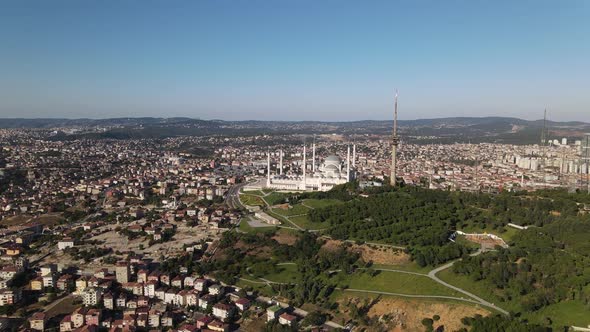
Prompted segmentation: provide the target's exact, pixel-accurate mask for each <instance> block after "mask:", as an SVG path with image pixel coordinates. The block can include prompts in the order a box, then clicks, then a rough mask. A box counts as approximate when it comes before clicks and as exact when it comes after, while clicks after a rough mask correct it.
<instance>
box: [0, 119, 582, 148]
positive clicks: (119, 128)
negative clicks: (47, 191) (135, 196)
mask: <svg viewBox="0 0 590 332" xmlns="http://www.w3.org/2000/svg"><path fill="white" fill-rule="evenodd" d="M398 124H399V129H400V135H401V137H402V140H403V141H405V142H410V143H417V144H430V143H434V144H436V143H440V144H446V143H455V142H471V143H478V142H479V143H483V142H493V143H509V144H535V143H539V142H540V137H541V131H542V128H543V120H533V121H530V120H523V119H519V118H512V117H452V118H438V119H417V120H400V121H399V123H398ZM392 125H393V121H391V120H361V121H349V122H323V121H259V120H247V121H224V120H200V119H192V118H184V117H174V118H154V117H142V118H111V119H0V128H35V129H39V130H44V131H47V133H46V135H47V136H48V138H49V139H51V140H76V139H148V138H149V139H161V138H169V137H181V136H208V135H225V136H248V135H260V134H289V135H316V134H343V135H387V134H390V133H391V130H392ZM547 128H548V132H549V135H550V137H549V138H551V139H558V138H562V137H567V138H572V139H578V138H580V137H582V136H583V135H584V134H585V133H588V132H590V123H585V122H581V121H569V122H558V121H547ZM49 131H55V132H49Z"/></svg>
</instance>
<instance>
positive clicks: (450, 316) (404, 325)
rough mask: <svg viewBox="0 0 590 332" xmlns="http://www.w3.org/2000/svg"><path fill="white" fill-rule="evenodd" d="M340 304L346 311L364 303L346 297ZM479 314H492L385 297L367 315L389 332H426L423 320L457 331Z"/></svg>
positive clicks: (466, 307)
mask: <svg viewBox="0 0 590 332" xmlns="http://www.w3.org/2000/svg"><path fill="white" fill-rule="evenodd" d="M339 302H340V304H341V306H340V307H341V308H345V307H347V306H348V305H349V303H354V304H355V305H357V306H360V305H361V304H362V303H363V300H361V299H359V298H355V297H344V298H342V300H341V301H339ZM347 310H348V309H347ZM476 314H480V315H482V316H486V315H488V314H489V311H487V310H485V309H482V308H478V307H474V306H471V305H467V304H460V303H451V302H435V301H430V300H414V299H398V298H393V297H386V298H381V299H379V300H378V301H376V302H375V303H373V305H372V306H371V308H370V309H369V312H368V314H367V315H368V316H369V317H370V318H373V317H376V318H378V319H379V321H380V322H381V323H382V325H384V326H386V327H387V331H424V326H423V325H422V319H424V318H432V317H433V316H434V315H438V316H440V320H439V321H437V322H435V324H434V327H435V328H437V327H439V326H441V325H443V326H444V330H445V331H456V330H459V329H460V328H462V327H464V326H463V324H462V323H461V318H463V317H466V316H473V315H476Z"/></svg>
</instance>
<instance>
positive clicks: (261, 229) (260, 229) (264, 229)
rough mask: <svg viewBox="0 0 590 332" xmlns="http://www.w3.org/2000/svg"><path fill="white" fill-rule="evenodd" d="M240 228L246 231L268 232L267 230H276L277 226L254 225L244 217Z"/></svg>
mask: <svg viewBox="0 0 590 332" xmlns="http://www.w3.org/2000/svg"><path fill="white" fill-rule="evenodd" d="M239 230H240V231H242V232H246V233H267V232H274V231H276V230H277V227H276V226H269V227H252V226H250V225H248V222H247V221H246V219H243V220H242V221H241V222H240V227H239Z"/></svg>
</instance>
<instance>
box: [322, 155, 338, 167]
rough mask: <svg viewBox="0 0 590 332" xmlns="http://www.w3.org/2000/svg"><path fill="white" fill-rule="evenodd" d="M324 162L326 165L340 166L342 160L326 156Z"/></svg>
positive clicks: (333, 156)
mask: <svg viewBox="0 0 590 332" xmlns="http://www.w3.org/2000/svg"><path fill="white" fill-rule="evenodd" d="M324 162H325V163H326V164H332V163H336V164H338V165H340V163H341V162H342V160H341V159H340V157H338V156H335V155H331V156H328V157H327V158H326V160H325V161H324Z"/></svg>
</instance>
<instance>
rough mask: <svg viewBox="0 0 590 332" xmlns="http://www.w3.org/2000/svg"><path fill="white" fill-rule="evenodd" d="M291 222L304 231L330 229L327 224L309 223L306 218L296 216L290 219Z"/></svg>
mask: <svg viewBox="0 0 590 332" xmlns="http://www.w3.org/2000/svg"><path fill="white" fill-rule="evenodd" d="M290 219H291V221H293V222H294V223H296V224H297V225H299V227H302V228H305V229H324V228H328V227H330V223H329V222H320V223H318V222H311V221H309V218H307V216H298V217H292V218H290Z"/></svg>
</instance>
